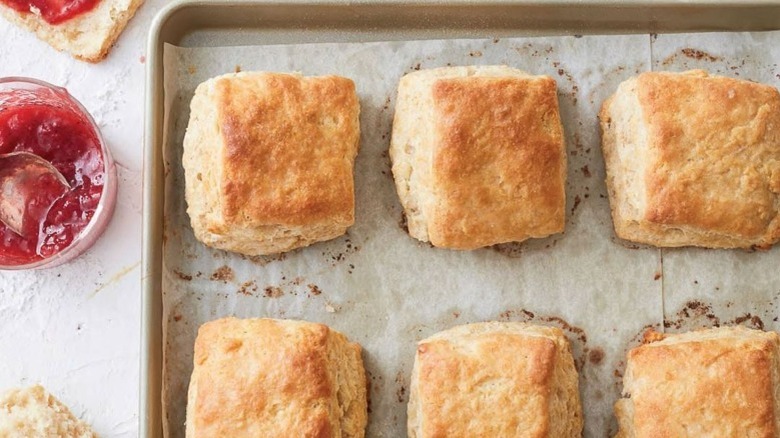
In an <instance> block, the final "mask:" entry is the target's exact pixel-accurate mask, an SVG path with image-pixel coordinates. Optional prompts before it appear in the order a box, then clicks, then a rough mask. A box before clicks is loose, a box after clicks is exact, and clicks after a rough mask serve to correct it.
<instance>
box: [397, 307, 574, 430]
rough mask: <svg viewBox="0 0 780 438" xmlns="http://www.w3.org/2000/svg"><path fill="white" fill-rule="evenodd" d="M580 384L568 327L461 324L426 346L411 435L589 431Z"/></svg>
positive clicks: (418, 367)
mask: <svg viewBox="0 0 780 438" xmlns="http://www.w3.org/2000/svg"><path fill="white" fill-rule="evenodd" d="M578 387H579V386H578V380H577V370H576V369H575V367H574V360H573V358H572V355H571V348H570V346H569V342H568V340H567V339H566V337H565V336H564V335H563V332H562V331H561V330H560V329H558V328H555V327H543V326H534V325H530V324H524V323H517V322H511V323H499V322H487V323H478V324H468V325H462V326H458V327H455V328H452V329H449V330H446V331H443V332H440V333H437V334H436V335H434V336H432V337H430V338H428V339H425V340H423V341H422V342H420V343H419V344H418V347H417V356H416V358H415V362H414V369H413V371H412V384H411V393H410V399H409V406H408V433H409V437H410V438H432V437H503V438H511V437H540V438H541V437H551V438H552V437H555V438H574V437H581V436H582V408H581V406H580V399H579V389H578Z"/></svg>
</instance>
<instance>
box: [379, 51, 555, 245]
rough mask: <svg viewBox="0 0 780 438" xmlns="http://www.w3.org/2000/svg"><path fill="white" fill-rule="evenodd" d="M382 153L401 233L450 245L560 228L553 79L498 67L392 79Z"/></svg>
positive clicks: (500, 240) (494, 240)
mask: <svg viewBox="0 0 780 438" xmlns="http://www.w3.org/2000/svg"><path fill="white" fill-rule="evenodd" d="M390 158H391V160H392V163H393V176H394V178H395V184H396V189H397V191H398V196H399V198H400V200H401V204H402V206H403V208H404V212H405V215H406V219H407V224H408V228H409V234H410V235H411V236H412V237H414V238H416V239H419V240H421V241H423V242H430V243H431V244H432V245H434V246H437V247H441V248H449V249H475V248H479V247H484V246H489V245H494V244H498V243H504V242H513V241H514V242H519V241H523V240H526V239H528V238H532V237H545V236H549V235H551V234H555V233H560V232H562V231H563V229H564V220H565V204H566V196H565V193H564V185H565V182H566V152H565V145H564V138H563V127H562V126H561V120H560V114H559V110H558V97H557V91H556V83H555V80H553V79H552V78H550V77H547V76H530V75H528V74H527V73H524V72H522V71H520V70H516V69H512V68H509V67H503V66H481V67H473V66H472V67H445V68H437V69H432V70H422V71H418V72H414V73H410V74H408V75H406V76H404V77H403V78H401V81H400V84H399V86H398V99H397V102H396V108H395V119H394V121H393V135H392V140H391V144H390Z"/></svg>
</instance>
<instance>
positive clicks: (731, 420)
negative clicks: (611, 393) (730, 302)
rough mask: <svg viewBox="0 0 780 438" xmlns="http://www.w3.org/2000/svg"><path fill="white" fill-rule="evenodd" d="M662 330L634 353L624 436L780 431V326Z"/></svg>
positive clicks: (621, 406)
mask: <svg viewBox="0 0 780 438" xmlns="http://www.w3.org/2000/svg"><path fill="white" fill-rule="evenodd" d="M655 338H656V341H655V342H650V343H648V344H645V345H642V346H640V347H637V348H634V349H633V350H631V351H629V353H628V360H627V364H626V372H625V375H624V377H623V398H622V399H620V400H619V401H618V402H617V403H616V405H615V412H616V415H617V419H618V423H619V426H620V430H619V432H618V434H617V435H616V437H617V438H642V437H680V438H685V437H692V438H693V437H697V438H698V437H719V438H730V437H733V438H737V437H767V438H768V437H775V436H778V434H779V433H780V417H778V406H779V405H780V399H779V398H780V381H778V373H779V372H780V361H779V359H780V357H779V356H778V355H779V354H780V337H778V335H777V333H775V332H762V331H759V330H751V329H747V328H744V327H721V328H717V329H710V330H700V331H694V332H689V333H684V334H674V335H658V334H656V335H655Z"/></svg>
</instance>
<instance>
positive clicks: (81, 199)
mask: <svg viewBox="0 0 780 438" xmlns="http://www.w3.org/2000/svg"><path fill="white" fill-rule="evenodd" d="M17 92H19V90H14V91H13V92H11V93H17ZM45 92H46V93H51V94H52V95H54V94H55V93H54V92H53V91H48V90H47V91H45ZM24 93H27V92H25V91H22V94H24ZM4 98H5V99H4ZM58 99H61V100H60V101H59V102H58V101H57V100H56V99H52V98H51V97H50V96H49V97H47V98H44V99H39V98H38V96H36V97H34V98H30V96H29V95H27V96H23V97H22V98H21V99H13V98H11V99H9V98H7V96H0V105H2V106H1V107H0V108H1V109H0V154H6V153H11V152H30V153H33V154H36V155H38V156H40V157H41V158H43V159H45V160H47V161H49V162H50V163H51V164H52V165H53V166H54V167H55V168H56V169H57V170H59V171H60V173H62V175H63V176H64V177H65V179H66V180H67V181H68V183H69V184H70V187H71V188H70V190H68V191H66V192H65V194H64V195H61V196H59V197H57V199H56V201H54V203H53V204H51V198H52V197H54V196H58V195H59V194H60V193H61V188H60V187H57V186H56V185H55V184H53V183H52V181H51V180H49V179H46V178H42V179H41V181H39V183H38V186H37V187H36V188H35V189H36V192H37V193H38V198H39V200H38V201H35V202H40V203H46V204H47V205H48V204H51V208H50V209H49V211H48V213H47V214H46V215H45V219H44V220H43V221H42V222H40V221H37V220H36V221H25V222H34V223H35V226H34V227H27V226H25V230H24V232H23V235H19V234H17V233H15V232H14V231H13V230H11V229H9V228H8V227H7V226H6V225H5V224H3V223H0V264H2V265H6V266H11V265H23V264H28V263H33V262H35V261H38V260H42V259H44V258H47V257H51V256H52V255H54V254H57V253H59V252H60V251H62V250H64V249H66V248H67V247H69V246H70V245H71V244H72V243H73V241H74V239H76V238H77V237H78V236H79V235H80V234H81V232H82V231H83V230H84V228H86V227H87V225H88V224H89V222H90V221H91V220H92V217H93V216H94V215H95V211H96V209H97V208H98V203H99V202H100V198H101V195H102V192H103V183H104V177H105V165H104V160H103V151H102V149H101V144H100V139H99V137H98V134H97V132H96V131H95V129H94V128H93V126H92V124H91V123H90V122H89V120H88V119H87V117H86V116H85V115H84V114H83V113H81V111H80V110H79V109H77V108H75V106H74V105H72V104H71V103H70V102H69V101H65V100H64V96H63V97H58ZM54 191H60V193H57V194H56V195H55V194H54Z"/></svg>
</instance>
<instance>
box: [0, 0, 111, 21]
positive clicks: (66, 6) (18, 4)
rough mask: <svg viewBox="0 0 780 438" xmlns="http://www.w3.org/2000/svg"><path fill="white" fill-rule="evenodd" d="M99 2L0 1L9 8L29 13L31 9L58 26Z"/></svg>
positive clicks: (84, 0) (94, 0) (65, 0)
mask: <svg viewBox="0 0 780 438" xmlns="http://www.w3.org/2000/svg"><path fill="white" fill-rule="evenodd" d="M98 1H100V0H2V2H3V3H5V4H7V5H8V6H10V7H11V8H13V9H15V10H17V11H19V12H22V13H25V12H27V13H29V12H31V11H32V9H33V8H35V9H37V10H38V11H40V13H41V17H43V19H44V20H45V21H46V22H47V23H49V24H60V23H64V22H66V21H68V20H70V19H73V18H75V17H77V16H79V15H81V14H84V13H86V12H89V11H91V10H92V9H94V8H95V6H97V4H98Z"/></svg>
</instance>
